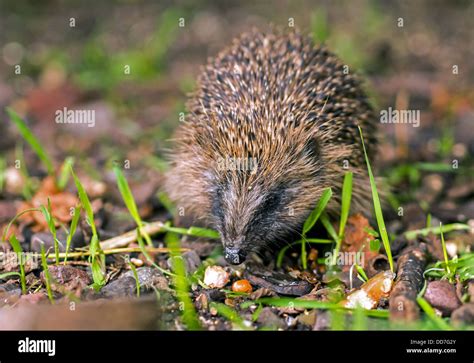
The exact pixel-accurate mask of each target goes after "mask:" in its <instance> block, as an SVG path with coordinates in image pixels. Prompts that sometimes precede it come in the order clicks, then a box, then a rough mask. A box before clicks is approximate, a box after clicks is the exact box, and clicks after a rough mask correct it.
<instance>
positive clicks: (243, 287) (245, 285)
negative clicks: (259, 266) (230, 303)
mask: <svg viewBox="0 0 474 363" xmlns="http://www.w3.org/2000/svg"><path fill="white" fill-rule="evenodd" d="M232 291H234V292H246V293H251V292H252V285H250V282H249V281H248V280H237V281H236V282H234V283H233V284H232Z"/></svg>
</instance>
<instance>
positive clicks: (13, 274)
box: [0, 271, 23, 292]
mask: <svg viewBox="0 0 474 363" xmlns="http://www.w3.org/2000/svg"><path fill="white" fill-rule="evenodd" d="M10 276H18V277H20V278H21V273H20V272H16V271H13V272H5V273H3V274H0V280H3V279H5V278H7V277H10ZM22 292H23V290H22Z"/></svg>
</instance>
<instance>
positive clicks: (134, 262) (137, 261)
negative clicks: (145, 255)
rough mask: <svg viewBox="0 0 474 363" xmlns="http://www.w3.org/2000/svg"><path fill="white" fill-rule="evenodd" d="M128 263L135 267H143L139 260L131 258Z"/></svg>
mask: <svg viewBox="0 0 474 363" xmlns="http://www.w3.org/2000/svg"><path fill="white" fill-rule="evenodd" d="M130 262H131V263H133V264H134V265H135V266H137V267H142V266H143V260H140V259H139V258H135V257H132V258H131V259H130Z"/></svg>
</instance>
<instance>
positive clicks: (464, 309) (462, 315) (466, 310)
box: [451, 303, 474, 327]
mask: <svg viewBox="0 0 474 363" xmlns="http://www.w3.org/2000/svg"><path fill="white" fill-rule="evenodd" d="M451 322H452V323H453V325H455V326H457V327H460V326H463V325H472V324H474V303H468V304H464V305H462V306H461V307H460V308H458V309H456V310H454V311H453V313H452V314H451Z"/></svg>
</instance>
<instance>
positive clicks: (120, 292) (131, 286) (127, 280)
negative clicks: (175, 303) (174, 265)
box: [101, 267, 169, 298]
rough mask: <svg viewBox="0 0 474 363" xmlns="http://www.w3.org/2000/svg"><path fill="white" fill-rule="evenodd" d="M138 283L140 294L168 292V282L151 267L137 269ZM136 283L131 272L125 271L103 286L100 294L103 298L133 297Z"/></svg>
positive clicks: (135, 291)
mask: <svg viewBox="0 0 474 363" xmlns="http://www.w3.org/2000/svg"><path fill="white" fill-rule="evenodd" d="M136 271H137V276H138V282H139V285H140V292H143V293H144V292H147V291H150V290H152V289H153V287H155V288H157V289H158V290H168V289H169V286H168V280H167V279H166V277H164V276H163V275H162V274H161V272H160V271H158V270H157V269H155V268H152V267H140V268H137V270H136ZM136 286H137V283H136V281H135V277H134V274H133V271H127V272H126V273H124V274H122V275H121V276H120V277H118V278H117V279H116V280H114V281H112V282H110V283H108V284H107V285H105V286H104V287H103V288H102V290H101V294H102V296H104V297H107V298H111V297H124V296H135V295H136V293H137V290H136Z"/></svg>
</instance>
